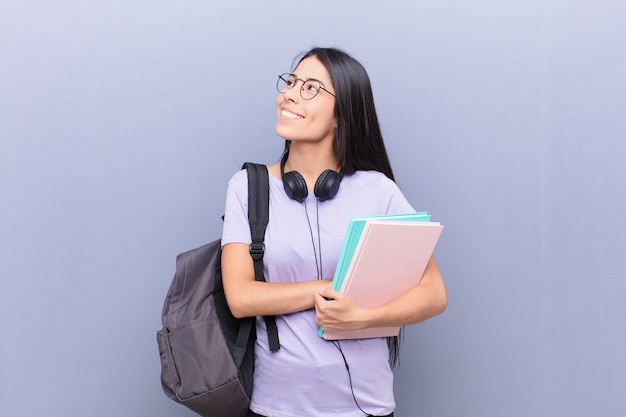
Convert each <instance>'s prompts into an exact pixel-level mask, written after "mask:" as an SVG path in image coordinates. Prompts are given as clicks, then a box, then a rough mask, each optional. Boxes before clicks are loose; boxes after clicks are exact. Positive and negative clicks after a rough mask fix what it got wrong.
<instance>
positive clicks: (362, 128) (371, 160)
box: [285, 48, 400, 366]
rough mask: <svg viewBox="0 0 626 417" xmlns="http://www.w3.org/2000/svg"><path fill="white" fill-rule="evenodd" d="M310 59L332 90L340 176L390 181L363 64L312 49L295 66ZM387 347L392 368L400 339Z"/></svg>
mask: <svg viewBox="0 0 626 417" xmlns="http://www.w3.org/2000/svg"><path fill="white" fill-rule="evenodd" d="M309 57H316V58H317V59H319V60H320V62H321V63H322V65H324V67H325V68H326V70H327V71H328V75H329V76H330V80H331V81H332V83H333V87H334V89H335V96H336V99H335V118H336V120H337V133H336V135H335V140H334V142H333V150H334V151H335V157H336V158H337V163H338V164H339V167H340V169H341V171H342V173H343V174H344V175H350V174H354V173H355V172H356V171H368V170H374V171H379V172H382V173H383V174H385V175H386V176H387V177H388V178H389V179H391V180H392V181H393V180H394V177H393V171H392V170H391V164H390V163H389V157H388V156H387V150H386V149H385V144H384V142H383V135H382V133H381V131H380V125H379V124H378V116H377V115H376V107H375V106H374V95H373V93H372V85H371V83H370V79H369V76H368V75H367V71H365V68H364V67H363V65H361V63H360V62H359V61H357V60H356V59H354V58H353V57H351V56H350V55H348V54H347V53H345V52H344V51H342V50H339V49H335V48H313V49H311V50H310V51H308V52H306V53H305V54H304V55H302V58H300V59H299V60H298V64H299V63H300V62H302V61H303V60H304V59H306V58H309ZM296 66H297V65H296ZM290 144H291V143H290V141H287V142H286V143H285V151H288V150H289V146H290ZM387 344H388V346H389V363H390V364H391V366H394V365H395V364H396V363H397V361H398V359H399V350H400V343H399V338H398V337H389V338H387Z"/></svg>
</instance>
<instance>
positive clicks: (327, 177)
mask: <svg viewBox="0 0 626 417" xmlns="http://www.w3.org/2000/svg"><path fill="white" fill-rule="evenodd" d="M288 156H289V152H285V153H284V155H283V158H282V159H281V160H280V175H281V177H282V179H283V187H285V192H286V193H287V196H289V198H292V199H294V200H296V201H300V202H302V201H304V199H305V198H306V196H307V195H308V194H309V189H308V187H307V185H306V181H305V180H304V178H303V177H302V175H301V174H300V173H299V172H298V171H289V172H285V162H287V157H288ZM342 179H343V174H342V173H340V172H337V171H333V170H332V169H327V170H326V171H324V172H322V173H321V174H320V176H319V177H318V178H317V181H315V187H314V188H313V193H314V194H315V197H317V199H318V200H319V201H326V200H330V199H331V198H333V197H334V196H335V195H336V194H337V191H339V184H340V183H341V180H342Z"/></svg>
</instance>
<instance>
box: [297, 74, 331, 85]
mask: <svg viewBox="0 0 626 417" xmlns="http://www.w3.org/2000/svg"><path fill="white" fill-rule="evenodd" d="M289 75H293V76H295V77H296V78H297V79H299V80H302V81H304V82H307V81H317V82H318V83H320V84H321V85H322V87H326V84H324V83H323V82H321V81H320V80H318V79H317V78H300V77H299V76H298V74H296V73H295V72H291V73H289Z"/></svg>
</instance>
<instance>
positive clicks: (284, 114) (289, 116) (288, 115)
mask: <svg viewBox="0 0 626 417" xmlns="http://www.w3.org/2000/svg"><path fill="white" fill-rule="evenodd" d="M280 115H281V116H282V117H284V118H285V119H289V120H298V119H304V116H302V115H299V114H297V113H294V112H292V111H290V110H287V109H285V108H283V109H280Z"/></svg>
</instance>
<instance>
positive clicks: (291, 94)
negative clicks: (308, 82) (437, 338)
mask: <svg viewBox="0 0 626 417" xmlns="http://www.w3.org/2000/svg"><path fill="white" fill-rule="evenodd" d="M300 88H302V86H300V85H299V84H298V82H296V85H295V86H294V87H293V88H290V89H285V91H284V92H283V94H282V95H283V96H284V97H285V100H287V101H292V102H294V103H297V102H298V101H299V100H300Z"/></svg>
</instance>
